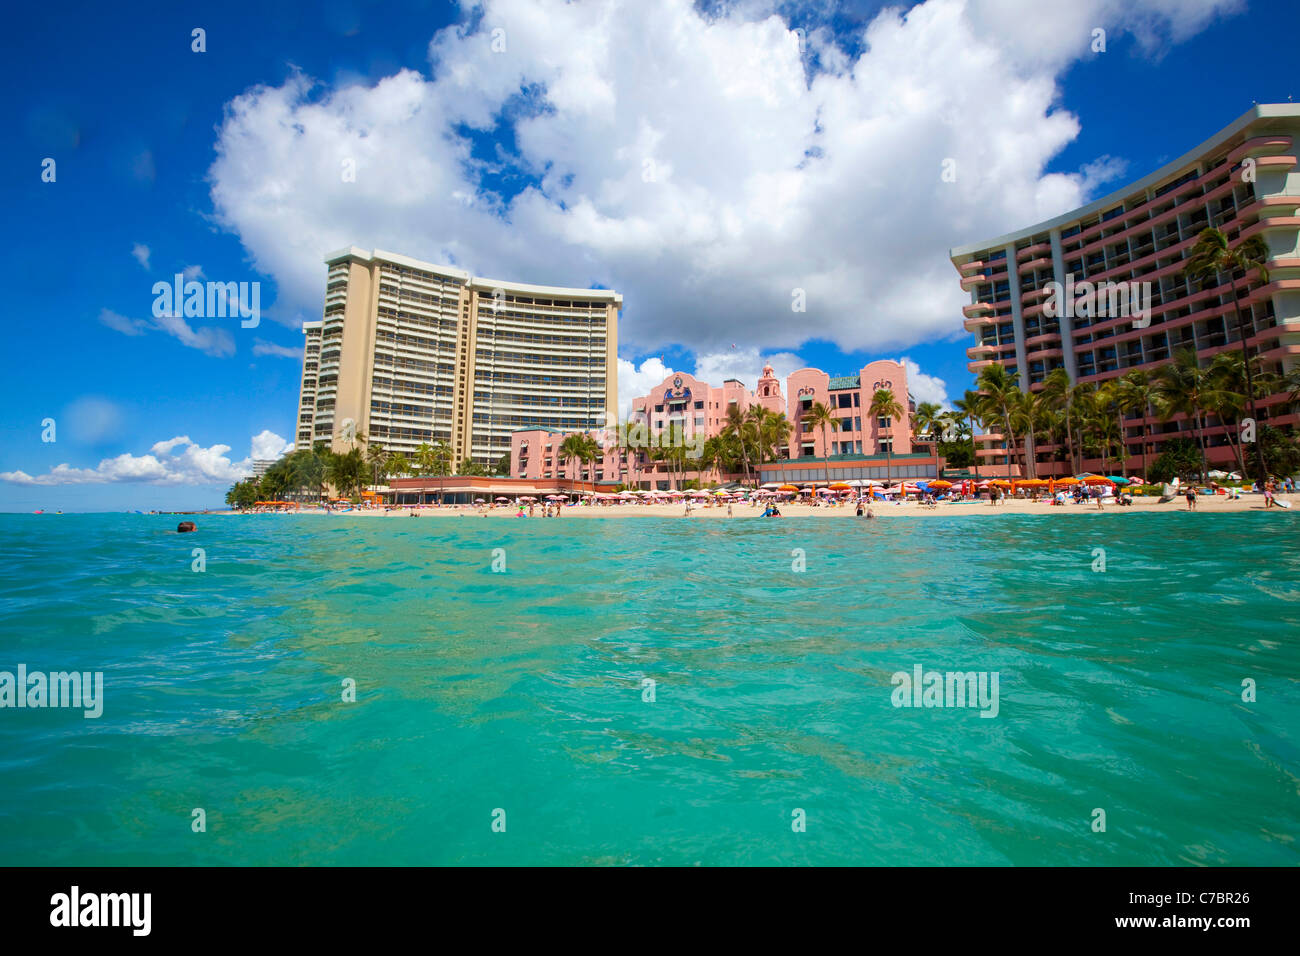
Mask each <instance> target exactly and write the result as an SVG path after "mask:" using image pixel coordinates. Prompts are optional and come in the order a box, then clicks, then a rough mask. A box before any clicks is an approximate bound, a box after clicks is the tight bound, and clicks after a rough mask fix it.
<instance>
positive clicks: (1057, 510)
mask: <svg viewBox="0 0 1300 956" xmlns="http://www.w3.org/2000/svg"><path fill="white" fill-rule="evenodd" d="M1279 500H1286V499H1285V498H1281V499H1279ZM731 507H732V518H757V517H759V516H760V515H762V513H763V509H762V506H761V505H760V506H758V507H754V506H751V505H750V504H749V503H748V502H742V503H739V504H735V503H733V504H732V506H731ZM780 508H781V514H782V517H785V518H856V517H857V515H856V505H855V504H854V503H852V502H850V503H847V504H845V505H843V506H833V507H825V506H820V507H814V506H813V505H806V504H798V503H786V504H782V505H781V506H780ZM871 510H872V513H873V514H874V515H875V516H876V517H877V518H900V517H907V518H935V517H940V518H951V517H956V516H962V515H965V516H971V517H975V516H981V515H982V516H986V517H987V516H993V515H1006V514H1027V515H1131V514H1149V513H1152V512H1158V513H1161V514H1172V513H1174V512H1179V513H1183V514H1186V513H1188V512H1187V502H1186V501H1185V500H1184V499H1183V498H1176V499H1175V500H1173V501H1170V502H1167V503H1165V504H1160V503H1159V499H1157V498H1149V497H1137V498H1134V499H1133V504H1132V505H1131V506H1128V507H1120V506H1119V505H1117V504H1114V503H1113V502H1107V503H1106V504H1105V506H1104V507H1102V508H1100V509H1099V508H1098V507H1097V505H1096V503H1095V502H1089V503H1086V504H1077V505H1076V504H1067V505H1060V506H1056V505H1052V504H1049V503H1048V502H1046V501H1030V500H1026V499H1019V498H1009V499H1008V498H1004V499H1002V502H1001V503H1000V504H998V505H996V506H994V505H991V504H989V502H988V501H986V500H976V501H955V502H947V501H943V502H939V503H938V504H937V505H936V506H935V507H933V508H927V507H924V506H922V505H921V504H920V503H918V502H915V501H906V502H902V503H889V502H874V503H873V504H872V505H871ZM1265 510H1267V511H1273V512H1276V513H1278V514H1287V513H1289V512H1288V510H1287V509H1286V508H1282V507H1274V508H1268V509H1266V508H1265V507H1264V496H1263V495H1260V494H1248V495H1243V496H1242V497H1241V498H1239V499H1237V500H1230V499H1228V498H1227V497H1225V496H1222V495H1213V496H1207V495H1200V496H1198V497H1197V499H1196V512H1197V513H1199V514H1226V513H1230V512H1240V511H1265ZM1293 510H1296V509H1293ZM242 513H244V512H235V511H222V512H214V514H222V515H239V514H242ZM248 513H250V514H251V513H253V512H248ZM288 513H291V514H293V513H296V514H304V515H320V516H322V517H330V518H409V517H410V516H411V514H412V513H415V514H418V515H419V516H420V517H425V518H516V517H518V513H519V512H518V509H517V508H514V507H510V506H502V505H499V506H497V507H495V508H488V507H486V506H483V507H481V508H479V507H475V506H472V505H462V506H455V505H448V506H446V507H442V508H435V507H424V508H397V509H395V510H392V511H376V510H358V511H334V512H326V511H324V510H323V509H319V508H303V509H301V510H299V511H297V512H288ZM1297 513H1300V510H1298V511H1297ZM525 514H527V512H526V511H525ZM541 515H542V511H541V508H540V507H538V508H536V509H535V510H534V517H537V518H540V517H541ZM685 517H686V509H685V506H684V505H683V504H682V503H680V502H678V503H676V504H651V505H643V504H635V505H632V504H617V505H594V506H588V505H568V506H566V507H564V508H563V509H562V511H561V513H560V516H559V520H563V519H566V518H685ZM690 518H691V519H704V520H710V519H716V518H722V519H726V518H727V506H726V505H722V506H717V505H714V506H711V507H703V506H697V507H692V508H691V513H690Z"/></svg>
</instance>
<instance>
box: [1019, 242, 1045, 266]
mask: <svg viewBox="0 0 1300 956" xmlns="http://www.w3.org/2000/svg"><path fill="white" fill-rule="evenodd" d="M1051 251H1052V244H1051V243H1050V242H1036V243H1034V244H1033V245H1032V246H1025V248H1023V249H1021V250H1019V251H1017V252H1016V261H1017V262H1024V261H1025V260H1026V259H1028V258H1029V257H1030V256H1032V255H1034V254H1035V253H1039V252H1051Z"/></svg>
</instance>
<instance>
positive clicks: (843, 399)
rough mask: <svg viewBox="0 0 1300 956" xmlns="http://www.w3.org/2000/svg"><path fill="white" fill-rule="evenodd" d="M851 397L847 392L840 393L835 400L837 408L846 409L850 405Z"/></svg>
mask: <svg viewBox="0 0 1300 956" xmlns="http://www.w3.org/2000/svg"><path fill="white" fill-rule="evenodd" d="M852 401H853V399H852V396H850V395H849V393H848V392H841V393H840V394H839V396H838V398H837V402H838V407H840V408H848V407H850V405H851V404H852Z"/></svg>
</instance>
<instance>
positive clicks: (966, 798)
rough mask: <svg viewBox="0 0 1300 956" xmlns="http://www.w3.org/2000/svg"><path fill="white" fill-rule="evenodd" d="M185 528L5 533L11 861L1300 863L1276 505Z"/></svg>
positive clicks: (1289, 537)
mask: <svg viewBox="0 0 1300 956" xmlns="http://www.w3.org/2000/svg"><path fill="white" fill-rule="evenodd" d="M177 520H178V519H176V518H167V517H152V516H144V515H86V516H83V515H63V516H54V515H42V516H33V515H0V670H7V671H11V672H12V671H14V670H15V669H16V666H17V665H18V664H20V663H21V664H26V665H27V667H28V669H29V671H35V670H43V671H58V670H69V669H78V670H90V671H102V672H103V673H104V680H105V702H104V712H103V716H102V717H100V718H99V719H85V718H83V717H82V715H81V712H80V711H77V710H55V709H45V710H32V709H7V708H6V709H0V784H2V786H0V864H77V865H100V864H164V865H168V864H288V865H296V864H593V863H594V864H685V865H693V864H703V865H715V864H769V863H770V864H899V865H916V864H934V863H942V864H994V865H997V864H1078V865H1101V864H1132V865H1163V864H1211V865H1216V864H1242V865H1255V864H1281V865H1296V864H1297V863H1300V846H1298V845H1297V827H1296V821H1297V817H1298V816H1300V815H1298V814H1297V809H1298V807H1300V748H1298V747H1297V733H1298V732H1300V688H1298V687H1297V675H1300V651H1298V650H1297V641H1296V637H1297V629H1298V625H1300V581H1298V578H1297V573H1298V572H1300V553H1298V550H1297V548H1296V546H1295V542H1296V536H1297V532H1298V531H1300V516H1293V515H1290V514H1264V513H1248V514H1241V515H1213V516H1212V515H1187V514H1182V513H1166V514H1159V515H1123V516H1119V515H1110V516H1108V515H1096V516H1092V515H1071V516H1052V517H1042V518H1038V517H1025V516H999V517H992V516H987V517H980V518H971V517H966V518H962V517H953V518H948V517H943V518H927V519H899V518H894V519H886V520H877V521H875V522H860V521H856V520H853V519H850V518H845V519H843V520H840V519H832V520H826V519H783V520H781V521H763V520H761V519H756V518H748V517H745V518H741V517H737V518H735V519H732V520H730V521H726V520H712V519H710V520H695V521H686V520H681V519H652V518H637V519H622V520H620V519H603V520H581V521H579V520H573V519H567V520H566V519H557V520H545V521H544V520H541V519H534V520H532V521H525V520H515V519H510V520H495V519H492V520H484V519H476V518H474V517H470V516H467V517H464V518H447V519H442V518H439V519H431V518H425V519H419V520H412V519H390V520H375V519H365V518H348V517H346V516H336V517H332V518H324V517H307V516H302V517H285V516H252V517H215V516H214V517H202V516H200V517H199V518H198V519H196V520H197V521H198V523H199V531H198V532H197V533H196V534H190V535H176V534H175V533H173V529H174V528H175V524H176V521H177ZM196 547H201V548H204V549H205V550H206V571H204V572H203V573H196V572H194V571H192V570H191V565H192V561H193V560H194V559H193V558H192V556H191V551H192V549H193V548H196ZM497 548H500V549H503V553H504V560H505V567H506V570H505V572H504V573H494V572H493V571H492V562H493V556H494V555H493V552H494V549H497ZM1097 548H1102V549H1104V558H1105V565H1106V569H1105V571H1104V572H1096V571H1094V570H1093V567H1094V566H1095V565H1096V564H1097V559H1098V557H1099V554H1098V553H1097V552H1096V551H1095V549H1097ZM795 549H802V554H803V558H802V560H803V562H804V564H805V566H806V570H805V571H804V572H802V573H797V572H795V571H793V570H792V564H793V563H795V562H796V561H797V560H798V554H797V553H792V552H795ZM918 664H919V665H922V666H923V668H925V669H926V670H931V669H934V670H940V671H949V670H976V671H990V672H992V671H996V672H998V674H999V713H998V716H997V717H995V718H992V719H988V718H981V717H980V716H979V713H978V711H977V710H975V709H969V708H967V709H961V708H950V709H940V708H931V709H925V708H921V709H911V708H896V707H894V706H893V705H892V704H891V692H892V690H893V687H892V685H891V675H892V674H893V673H895V672H896V671H907V672H911V671H912V669H913V668H914V667H915V666H916V665H918ZM346 678H350V679H352V680H355V682H356V701H355V703H345V702H344V701H343V700H342V699H341V697H342V686H343V681H344V679H346ZM644 678H650V679H653V680H654V681H655V682H656V686H655V693H654V697H655V699H654V701H653V702H648V701H646V700H644V699H643V684H642V681H643V679H644ZM1244 679H1251V680H1253V681H1255V683H1256V687H1257V691H1256V693H1257V700H1256V701H1255V702H1253V703H1248V702H1243V700H1242V681H1243V680H1244ZM197 807H201V808H203V809H204V810H205V812H206V820H207V832H205V833H194V832H192V830H191V819H192V817H191V811H192V810H193V809H194V808H197ZM1095 808H1101V809H1104V810H1105V812H1106V831H1105V832H1104V833H1102V832H1093V828H1092V823H1093V819H1094V816H1093V811H1094V809H1095ZM498 809H500V810H503V811H504V819H505V832H494V831H493V827H492V824H493V820H494V811H496V810H498ZM796 810H802V811H803V814H804V816H805V818H806V830H805V832H795V830H794V828H793V827H792V821H793V820H794V819H795V811H796ZM496 819H500V815H499V814H498V815H497V816H496Z"/></svg>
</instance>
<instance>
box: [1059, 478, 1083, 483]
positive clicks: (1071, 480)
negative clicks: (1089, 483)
mask: <svg viewBox="0 0 1300 956" xmlns="http://www.w3.org/2000/svg"><path fill="white" fill-rule="evenodd" d="M1055 483H1056V484H1058V485H1077V484H1079V479H1078V478H1057V479H1055Z"/></svg>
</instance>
